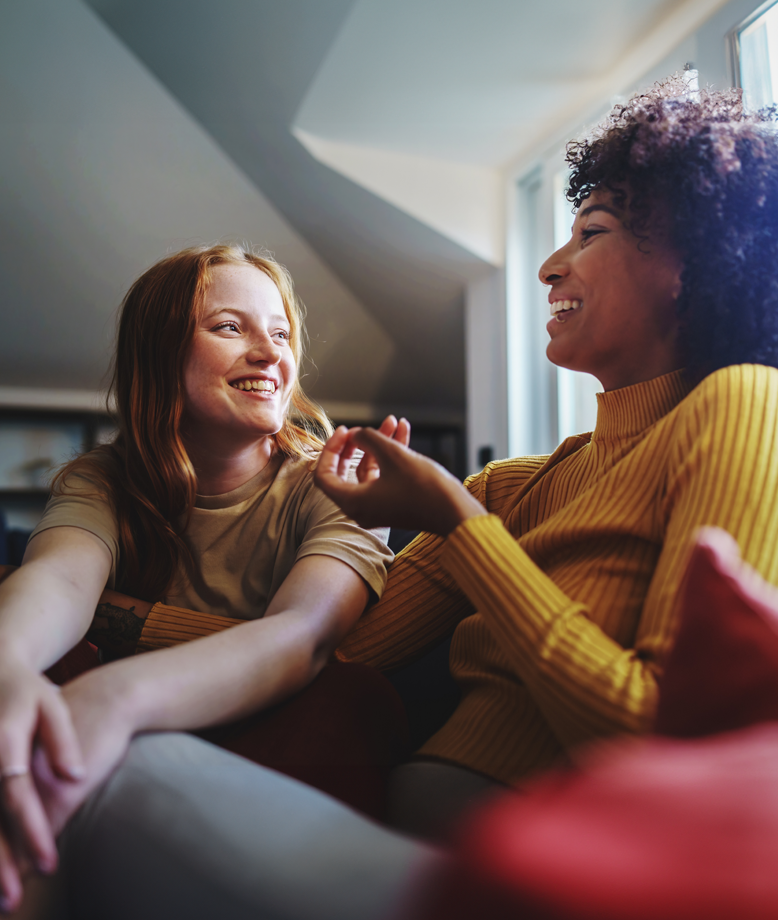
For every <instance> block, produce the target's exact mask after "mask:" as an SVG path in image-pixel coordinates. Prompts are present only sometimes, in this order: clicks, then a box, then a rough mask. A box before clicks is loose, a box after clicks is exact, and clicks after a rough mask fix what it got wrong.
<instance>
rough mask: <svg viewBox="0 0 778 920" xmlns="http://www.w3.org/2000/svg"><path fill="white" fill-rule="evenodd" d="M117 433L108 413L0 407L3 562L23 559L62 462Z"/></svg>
mask: <svg viewBox="0 0 778 920" xmlns="http://www.w3.org/2000/svg"><path fill="white" fill-rule="evenodd" d="M114 432H115V425H114V422H113V420H112V419H111V417H110V415H108V414H107V413H105V412H99V411H97V412H93V411H86V410H62V409H44V408H31V407H23V408H17V407H7V406H3V407H0V564H6V563H10V564H12V565H18V564H19V562H20V561H21V555H22V554H23V553H24V546H25V545H26V542H27V536H28V535H29V533H30V531H31V530H33V528H34V527H35V525H36V524H37V523H38V521H39V520H40V518H41V515H42V514H43V509H44V508H45V506H46V500H47V498H48V495H49V483H50V482H51V479H52V478H53V476H54V475H55V474H56V472H57V470H58V469H59V467H61V466H62V465H63V464H65V463H67V462H68V461H69V460H72V459H73V458H74V457H75V456H77V455H78V454H80V453H82V452H83V451H85V450H91V449H92V448H93V447H95V446H96V445H97V444H100V443H102V442H103V441H106V440H108V439H109V438H111V437H112V436H113V434H114Z"/></svg>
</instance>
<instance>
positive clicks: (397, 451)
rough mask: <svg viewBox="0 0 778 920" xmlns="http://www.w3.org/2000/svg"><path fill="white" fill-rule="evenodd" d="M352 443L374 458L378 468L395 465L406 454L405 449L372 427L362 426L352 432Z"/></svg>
mask: <svg viewBox="0 0 778 920" xmlns="http://www.w3.org/2000/svg"><path fill="white" fill-rule="evenodd" d="M353 440H354V443H355V444H356V445H357V447H361V448H362V449H363V450H365V451H369V452H370V453H371V454H372V455H373V457H374V458H375V461H376V463H377V464H378V467H379V468H383V467H385V466H396V465H397V464H399V463H401V462H402V459H403V457H405V456H406V455H407V449H406V448H405V447H404V446H403V445H401V444H399V443H398V442H397V441H395V440H393V439H391V438H387V437H386V436H385V435H382V434H380V433H379V432H378V431H376V430H375V429H373V428H362V429H360V430H359V431H358V432H356V433H355V434H354V437H353Z"/></svg>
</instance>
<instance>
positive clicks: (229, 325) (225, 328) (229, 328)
mask: <svg viewBox="0 0 778 920" xmlns="http://www.w3.org/2000/svg"><path fill="white" fill-rule="evenodd" d="M213 329H214V332H240V327H239V326H238V324H237V323H236V322H233V320H227V321H226V322H224V323H219V324H218V325H217V326H214V327H213Z"/></svg>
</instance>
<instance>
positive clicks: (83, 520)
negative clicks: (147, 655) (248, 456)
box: [32, 454, 393, 620]
mask: <svg viewBox="0 0 778 920" xmlns="http://www.w3.org/2000/svg"><path fill="white" fill-rule="evenodd" d="M66 488H67V490H66V491H65V492H62V491H60V492H58V493H57V494H55V495H53V496H52V497H51V498H50V499H49V502H48V504H47V505H46V510H45V512H44V514H43V519H42V520H41V522H40V523H39V524H38V526H37V527H36V528H35V530H34V531H33V532H32V536H35V534H38V533H40V532H41V531H43V530H47V529H48V528H50V527H61V526H69V527H81V528H82V529H84V530H88V531H89V532H90V533H93V534H95V536H97V537H99V538H100V539H101V540H102V541H103V542H104V543H105V545H106V546H107V547H108V549H109V550H110V552H111V557H112V559H113V564H112V566H111V575H110V578H109V580H108V587H113V586H114V583H115V579H116V565H117V561H118V558H119V540H118V530H117V527H116V520H115V518H114V515H113V511H112V510H111V508H110V506H109V504H108V503H107V502H106V501H105V500H103V499H101V498H100V496H99V495H95V494H94V492H92V491H91V489H90V487H89V484H88V483H87V482H85V480H83V479H81V477H76V476H71V477H69V478H68V481H67V487H66ZM387 537H388V531H385V530H375V531H371V530H364V529H363V528H362V527H360V526H359V525H358V524H355V523H354V521H352V520H350V519H349V518H347V517H346V516H345V515H344V514H343V512H342V511H341V510H340V509H339V508H338V507H337V505H335V504H334V503H333V502H332V501H331V500H330V499H329V498H327V496H326V495H325V494H324V493H323V492H322V491H321V490H320V489H318V488H317V487H316V486H315V485H314V482H313V462H312V461H311V460H308V459H290V458H288V457H284V456H283V455H282V454H276V456H275V457H273V458H272V459H271V461H270V463H268V465H267V466H266V467H265V468H264V469H263V470H262V471H261V472H260V473H258V474H257V475H256V476H255V477H254V478H253V479H250V480H249V481H248V482H246V483H244V484H243V485H242V486H239V487H238V488H237V489H234V490H233V491H232V492H227V493H225V494H223V495H209V496H203V495H198V496H197V499H196V502H195V507H194V509H193V510H192V517H191V520H190V522H189V526H188V527H187V529H186V531H185V532H184V534H183V538H184V540H185V542H186V543H187V544H188V546H189V548H190V549H191V551H192V556H193V558H194V560H195V564H196V571H195V573H194V577H193V578H192V579H191V580H190V579H189V578H188V577H187V576H186V575H184V574H181V577H179V578H177V579H176V582H175V583H174V588H173V590H174V591H175V593H172V594H169V595H168V596H167V597H165V598H164V601H165V603H167V604H172V605H174V606H177V607H187V608H189V609H190V610H197V611H200V612H201V613H213V614H217V615H220V616H227V617H235V618H237V619H244V620H253V619H258V618H259V617H261V616H263V615H264V613H265V611H266V609H267V606H268V604H269V603H270V601H271V599H272V597H273V595H274V594H275V593H276V591H277V590H278V589H279V587H280V586H281V583H282V582H283V580H284V579H285V578H286V576H287V575H288V574H289V572H290V570H291V568H292V566H293V565H294V564H295V562H296V561H297V560H298V559H302V558H303V557H304V556H313V555H320V556H332V557H333V558H335V559H340V560H341V561H342V562H345V563H346V564H347V565H350V566H351V568H352V569H354V571H356V572H357V573H358V574H359V575H361V576H362V578H364V580H365V581H366V582H367V584H368V585H369V587H370V588H371V589H372V591H374V592H375V594H376V595H377V596H378V597H380V596H381V593H382V591H383V589H384V585H385V584H386V566H387V565H388V564H389V563H390V562H391V561H392V559H393V555H392V551H391V550H390V549H389V548H388V547H387V546H386V539H387Z"/></svg>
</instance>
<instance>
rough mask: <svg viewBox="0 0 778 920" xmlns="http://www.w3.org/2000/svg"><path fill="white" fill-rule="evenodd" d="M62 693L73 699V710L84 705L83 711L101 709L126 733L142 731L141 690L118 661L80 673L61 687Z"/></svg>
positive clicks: (68, 698)
mask: <svg viewBox="0 0 778 920" xmlns="http://www.w3.org/2000/svg"><path fill="white" fill-rule="evenodd" d="M63 695H64V696H65V699H66V700H68V701H69V702H70V701H74V708H76V709H78V707H79V704H84V705H85V711H87V712H94V711H95V709H97V710H98V711H102V712H104V713H105V714H107V715H108V716H110V720H111V723H112V724H113V725H114V726H116V727H119V726H120V727H121V728H122V729H123V730H124V731H125V732H126V733H127V734H129V735H133V734H135V733H136V732H138V731H141V730H142V722H143V706H142V689H141V688H140V687H139V686H138V683H137V682H136V681H133V680H132V676H131V674H128V673H125V670H124V669H122V668H121V662H116V663H115V664H107V665H104V666H102V667H100V668H94V669H93V670H91V671H88V672H87V673H86V674H82V675H81V676H80V677H77V678H76V679H75V680H73V681H71V682H70V683H69V684H66V685H65V686H64V687H63Z"/></svg>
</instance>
